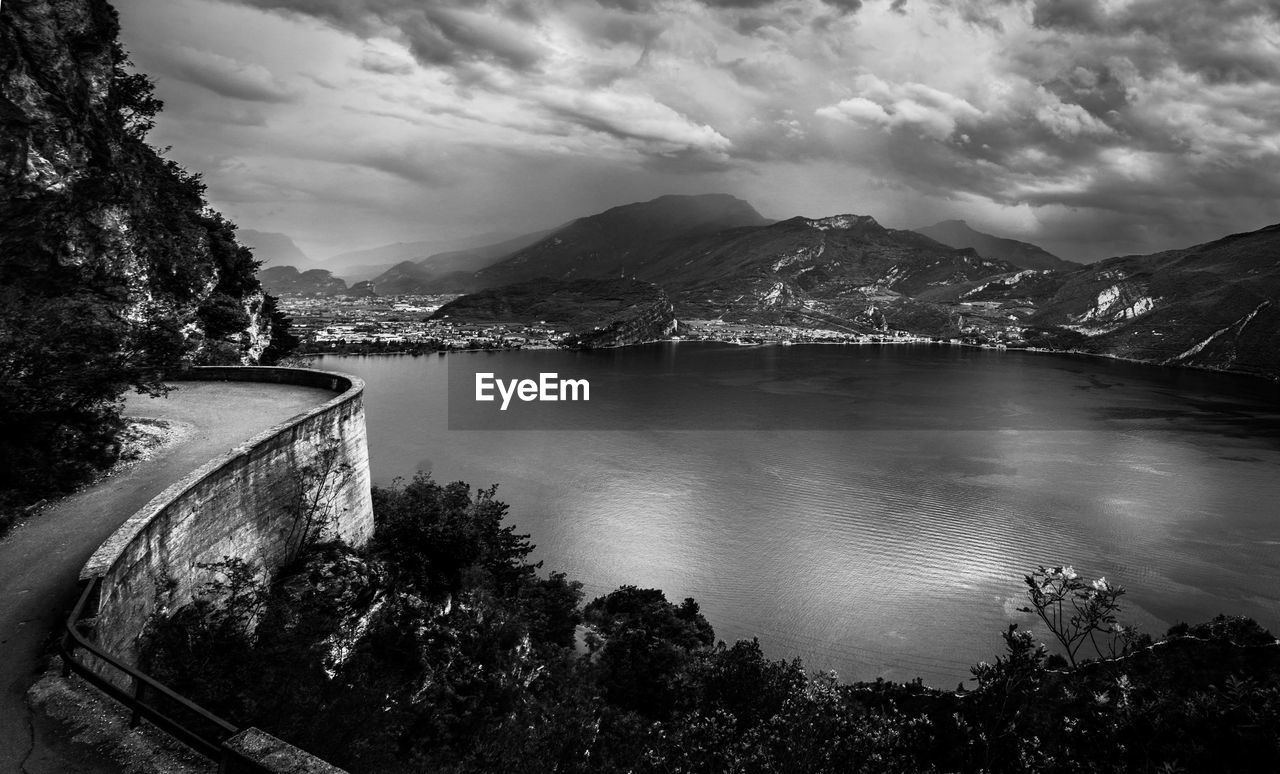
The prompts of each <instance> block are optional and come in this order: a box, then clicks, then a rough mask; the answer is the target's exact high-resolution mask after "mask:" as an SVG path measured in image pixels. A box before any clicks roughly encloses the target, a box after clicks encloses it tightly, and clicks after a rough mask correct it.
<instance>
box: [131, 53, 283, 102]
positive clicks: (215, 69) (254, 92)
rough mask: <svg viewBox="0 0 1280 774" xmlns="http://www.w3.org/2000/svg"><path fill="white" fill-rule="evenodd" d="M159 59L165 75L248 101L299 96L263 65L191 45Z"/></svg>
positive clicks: (266, 100)
mask: <svg viewBox="0 0 1280 774" xmlns="http://www.w3.org/2000/svg"><path fill="white" fill-rule="evenodd" d="M155 56H156V58H157V59H158V60H159V61H158V64H160V67H161V68H162V70H161V71H162V72H163V74H164V75H168V76H170V77H173V78H177V79H178V80H181V81H185V82H187V83H193V84H195V85H197V86H203V87H204V88H206V89H208V90H209V91H212V92H213V93H215V94H219V95H221V96H223V97H230V98H231V99H239V100H245V101H247V102H289V101H290V100H292V99H294V97H295V96H296V95H295V94H294V92H293V90H292V89H290V88H288V87H287V86H286V85H285V84H283V83H282V82H281V81H280V80H279V79H278V78H276V77H275V76H274V75H273V74H272V73H271V72H270V71H268V70H267V69H266V68H265V67H262V66H261V65H251V64H246V63H243V62H240V61H237V60H235V59H232V58H230V57H226V56H223V55H221V54H216V53H213V52H210V51H200V50H197V49H194V48H190V47H187V46H180V47H175V48H167V49H163V50H161V51H160V52H158V53H157V54H156V55H155Z"/></svg>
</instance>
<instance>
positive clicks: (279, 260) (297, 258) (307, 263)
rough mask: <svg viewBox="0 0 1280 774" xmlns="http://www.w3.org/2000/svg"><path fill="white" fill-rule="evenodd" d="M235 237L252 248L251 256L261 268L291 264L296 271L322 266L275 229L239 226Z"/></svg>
mask: <svg viewBox="0 0 1280 774" xmlns="http://www.w3.org/2000/svg"><path fill="white" fill-rule="evenodd" d="M236 239H238V240H239V241H240V243H241V244H243V245H244V246H245V247H248V248H249V249H251V250H253V257H254V258H257V259H258V260H259V261H261V262H262V267H263V268H267V267H270V266H292V267H294V268H296V269H297V270H298V271H307V270H308V269H320V268H324V267H322V266H321V265H320V264H319V263H317V262H316V261H314V260H312V259H311V258H310V257H308V256H307V254H306V253H304V252H302V248H300V247H298V246H297V245H296V244H294V242H293V240H292V239H290V238H289V237H288V235H286V234H281V233H279V232H277V231H256V230H254V229H251V228H241V229H237V230H236Z"/></svg>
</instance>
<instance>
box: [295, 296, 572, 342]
mask: <svg viewBox="0 0 1280 774" xmlns="http://www.w3.org/2000/svg"><path fill="white" fill-rule="evenodd" d="M453 298H455V296H393V297H385V298H357V297H353V296H330V297H324V298H318V297H299V296H283V297H281V299H280V310H281V311H282V312H284V313H285V314H286V315H288V316H289V317H290V318H292V320H293V330H294V333H295V334H296V335H297V336H298V337H299V338H300V339H301V340H302V350H303V351H304V352H307V353H320V352H396V351H426V350H464V349H534V348H542V349H548V348H554V347H558V346H559V345H560V342H561V341H563V339H564V338H565V337H566V336H568V335H569V332H568V331H564V330H556V329H555V328H554V327H553V326H548V325H545V324H540V325H522V324H518V323H493V324H485V325H480V324H476V323H464V322H454V321H450V320H432V319H430V317H431V315H432V314H433V313H434V312H435V311H436V310H437V309H439V308H440V307H441V306H442V305H443V304H445V303H447V302H448V301H450V300H452V299H453Z"/></svg>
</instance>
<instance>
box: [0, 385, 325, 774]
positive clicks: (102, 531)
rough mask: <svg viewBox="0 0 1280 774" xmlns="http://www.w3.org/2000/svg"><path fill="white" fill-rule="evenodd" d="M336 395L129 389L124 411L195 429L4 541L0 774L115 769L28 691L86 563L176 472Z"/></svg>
mask: <svg viewBox="0 0 1280 774" xmlns="http://www.w3.org/2000/svg"><path fill="white" fill-rule="evenodd" d="M332 397H333V393H331V392H328V391H325V390H319V389H312V388H307V387H292V386H285V385H276V384H241V383H235V382H183V383H180V384H179V385H178V387H177V389H175V390H174V391H173V392H171V393H170V394H169V397H167V398H158V399H152V398H147V397H145V396H130V398H129V401H128V405H127V408H126V414H129V415H131V416H140V417H157V418H161V419H169V420H177V421H179V422H184V423H189V424H190V425H193V426H194V429H193V430H192V431H191V432H190V433H189V434H188V435H187V436H186V437H185V438H184V439H182V440H181V441H179V442H178V443H177V444H175V445H173V446H170V447H168V448H166V449H165V450H164V451H162V452H160V453H159V454H157V455H156V456H155V457H153V458H152V459H150V460H146V461H141V462H138V463H135V464H134V465H133V466H131V467H129V468H127V469H126V470H124V471H123V472H121V473H119V474H117V475H115V476H112V477H110V478H106V479H104V480H102V481H101V482H100V483H99V484H97V485H96V486H93V487H91V488H89V489H87V490H84V491H82V492H78V493H76V494H74V495H71V496H69V497H67V498H66V499H64V500H62V501H60V502H58V503H57V504H55V505H53V506H52V507H50V508H48V509H46V510H45V511H44V512H43V513H40V514H38V515H37V516H35V517H33V518H32V519H30V521H29V522H28V523H27V524H25V525H23V526H21V527H18V528H17V529H15V530H14V531H13V532H12V533H10V534H9V536H8V537H6V538H4V540H3V541H0V774H9V772H25V773H26V774H43V772H70V773H71V774H77V773H79V774H89V773H92V774H101V773H102V772H112V771H117V769H116V768H115V767H113V766H112V765H110V763H109V762H106V761H103V760H101V756H96V755H94V754H93V751H92V750H91V749H88V748H87V747H86V746H84V745H76V744H72V743H70V742H67V741H65V740H61V739H59V738H58V737H59V735H58V733H57V729H55V728H50V727H49V726H50V724H49V723H48V721H46V720H43V719H42V718H39V717H36V718H33V716H32V714H31V712H30V710H29V708H28V707H27V704H26V701H25V698H24V696H25V693H26V690H27V688H28V687H29V686H30V685H31V683H32V682H34V681H35V679H36V677H37V674H38V672H39V671H40V668H41V666H42V664H43V658H42V657H43V654H44V653H45V652H46V651H47V646H48V644H49V642H50V636H51V635H52V633H53V632H54V630H55V629H57V628H58V627H59V626H60V625H61V622H62V621H63V620H64V619H65V618H66V615H67V613H69V612H70V610H71V608H72V606H73V605H75V601H76V578H77V576H78V575H79V572H80V568H81V566H83V565H84V563H85V561H87V560H88V558H89V556H90V555H91V554H92V553H93V552H94V550H95V549H96V548H97V547H98V545H99V544H100V543H102V541H103V540H105V539H106V538H107V536H108V535H110V534H111V533H112V532H113V531H114V530H115V528H116V527H117V526H119V524H120V523H121V522H123V521H124V520H125V519H127V518H128V517H129V516H130V515H132V514H133V513H134V512H135V511H136V510H138V509H139V508H141V507H142V506H143V505H145V504H146V503H147V501H149V500H150V499H151V498H152V497H154V496H155V495H157V494H159V493H160V492H162V491H164V489H165V488H166V487H168V486H169V485H170V484H172V483H173V482H174V481H177V480H178V479H180V478H182V477H183V476H184V475H186V474H187V473H190V472H191V471H192V470H195V469H196V468H198V467H200V466H201V465H203V464H204V463H205V462H207V461H209V459H211V458H212V457H213V456H215V455H217V454H220V453H222V452H225V451H227V450H228V449H230V448H232V447H234V446H237V445H239V444H240V443H242V442H244V441H246V440H248V439H249V438H252V437H253V436H255V435H257V434H258V433H260V432H262V431H263V430H265V429H267V428H268V427H270V426H271V425H273V424H275V423H277V422H280V421H282V420H285V419H287V418H289V417H291V416H294V415H295V414H298V413H300V412H302V411H305V410H306V409H308V408H311V407H312V406H315V405H318V404H319V403H322V402H324V401H326V400H328V399H330V398H332ZM33 720H34V721H35V722H33Z"/></svg>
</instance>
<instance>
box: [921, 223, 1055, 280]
mask: <svg viewBox="0 0 1280 774" xmlns="http://www.w3.org/2000/svg"><path fill="white" fill-rule="evenodd" d="M915 231H916V233H919V234H924V235H925V236H927V237H929V238H930V239H934V240H937V241H938V242H941V243H942V244H944V245H949V246H951V247H971V248H973V249H974V250H976V251H977V252H978V254H979V255H981V256H982V257H983V258H991V259H992V260H997V261H1007V262H1009V263H1011V264H1013V265H1014V266H1017V267H1018V268H1020V269H1039V270H1054V271H1069V270H1071V269H1074V268H1077V267H1079V266H1080V264H1078V263H1075V262H1073V261H1067V260H1063V259H1062V258H1059V257H1058V256H1056V255H1054V254H1053V253H1050V252H1049V251H1048V250H1045V249H1043V248H1041V247H1038V246H1036V245H1033V244H1031V243H1029V242H1019V241H1018V240H1016V239H1005V238H1003V237H998V236H992V235H991V234H984V233H983V232H981V231H976V230H974V229H973V228H970V227H969V224H968V223H965V222H964V221H963V220H944V221H942V222H941V223H935V224H933V225H932V226H926V227H924V228H918V229H915Z"/></svg>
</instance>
